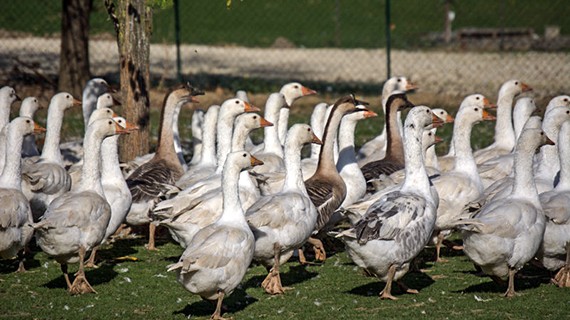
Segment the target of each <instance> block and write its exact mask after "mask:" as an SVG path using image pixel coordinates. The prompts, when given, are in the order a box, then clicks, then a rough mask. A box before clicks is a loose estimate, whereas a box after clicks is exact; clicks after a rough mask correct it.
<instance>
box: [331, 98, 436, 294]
mask: <svg viewBox="0 0 570 320" xmlns="http://www.w3.org/2000/svg"><path fill="white" fill-rule="evenodd" d="M433 122H435V123H441V120H439V118H437V117H436V116H435V115H434V114H433V113H432V111H431V109H430V108H428V107H426V106H416V107H414V108H412V109H411V110H410V111H409V112H408V115H407V117H406V121H405V125H404V138H405V139H406V144H405V151H404V152H405V157H406V166H405V170H406V178H405V180H404V184H403V185H402V187H401V188H400V189H398V190H395V191H393V192H389V193H387V194H385V195H384V196H383V197H381V198H380V199H378V200H377V201H376V202H375V203H374V204H372V205H371V206H370V208H369V209H368V211H367V212H366V215H365V216H364V217H363V218H362V219H361V220H359V221H358V222H357V223H356V224H355V225H354V226H353V227H352V228H350V229H348V230H345V231H343V232H341V233H339V234H338V235H337V237H338V238H340V239H341V240H342V241H343V242H344V243H345V246H346V250H347V253H348V255H349V257H350V258H351V259H352V261H354V263H356V265H358V266H359V267H361V268H364V269H365V270H367V271H368V272H369V273H370V274H373V275H375V276H376V277H378V278H381V279H383V280H384V281H386V286H385V288H384V289H383V290H382V292H381V293H380V298H381V299H392V300H395V299H396V297H394V296H393V295H392V293H391V289H392V282H393V281H396V282H397V283H398V284H400V285H401V286H402V287H405V285H403V283H402V282H401V281H400V279H401V278H402V277H403V276H404V275H405V274H406V273H407V272H408V270H409V267H410V262H411V261H412V259H414V258H415V257H416V256H417V255H418V254H419V253H420V251H421V250H423V248H424V246H425V245H426V244H427V242H428V240H429V239H430V236H431V233H432V231H433V228H434V225H435V219H436V211H437V206H438V203H437V199H434V198H433V196H432V192H431V191H430V182H429V179H428V176H427V174H426V171H425V167H424V164H423V159H422V145H421V139H422V134H423V131H424V128H425V127H426V126H429V125H431V124H432V123H433ZM406 291H407V292H409V293H417V290H412V289H407V290H406Z"/></svg>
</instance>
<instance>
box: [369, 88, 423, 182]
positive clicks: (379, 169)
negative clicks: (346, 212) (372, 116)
mask: <svg viewBox="0 0 570 320" xmlns="http://www.w3.org/2000/svg"><path fill="white" fill-rule="evenodd" d="M413 106H414V105H413V104H412V103H411V102H410V101H408V97H407V96H406V94H405V93H402V92H396V93H393V94H392V95H390V97H389V98H388V101H387V102H386V114H385V122H386V132H387V137H388V146H387V149H386V156H385V157H384V159H382V160H377V161H372V162H369V163H367V164H365V165H364V166H362V168H361V169H362V174H363V175H364V179H365V180H366V191H367V192H369V193H370V192H375V191H377V190H376V188H375V187H374V185H373V183H372V181H373V180H375V179H378V177H379V176H380V175H382V174H384V175H390V174H392V173H394V172H396V171H398V170H401V169H404V146H403V144H402V135H401V134H400V130H399V128H398V116H397V114H398V111H402V110H403V109H405V108H411V107H413Z"/></svg>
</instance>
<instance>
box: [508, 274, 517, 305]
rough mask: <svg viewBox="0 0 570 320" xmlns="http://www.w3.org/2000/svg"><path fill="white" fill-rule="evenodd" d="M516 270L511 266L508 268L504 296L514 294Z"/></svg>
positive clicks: (512, 295) (509, 296)
mask: <svg viewBox="0 0 570 320" xmlns="http://www.w3.org/2000/svg"><path fill="white" fill-rule="evenodd" d="M516 273H517V271H516V270H515V269H513V268H509V287H508V289H507V292H505V297H507V298H512V297H514V296H515V295H516V293H515V274H516Z"/></svg>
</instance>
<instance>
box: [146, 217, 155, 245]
mask: <svg viewBox="0 0 570 320" xmlns="http://www.w3.org/2000/svg"><path fill="white" fill-rule="evenodd" d="M155 233H156V225H155V224H154V223H152V222H151V223H149V224H148V244H147V245H146V249H147V250H150V251H155V250H156V247H155V246H154V234H155Z"/></svg>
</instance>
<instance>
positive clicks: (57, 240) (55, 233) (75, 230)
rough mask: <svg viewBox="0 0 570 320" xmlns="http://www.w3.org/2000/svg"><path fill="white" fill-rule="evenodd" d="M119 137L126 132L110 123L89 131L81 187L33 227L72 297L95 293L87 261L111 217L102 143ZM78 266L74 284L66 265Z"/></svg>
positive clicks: (94, 125)
mask: <svg viewBox="0 0 570 320" xmlns="http://www.w3.org/2000/svg"><path fill="white" fill-rule="evenodd" d="M118 133H126V131H123V129H122V128H121V127H119V126H118V125H117V124H116V123H115V122H114V121H113V120H110V119H109V120H105V119H103V120H98V121H96V122H94V123H92V124H91V125H89V127H87V132H86V133H85V138H84V140H83V141H84V146H85V153H84V164H83V168H82V177H81V184H80V185H79V186H78V188H77V189H76V190H74V191H72V192H68V193H65V194H63V195H61V196H60V197H58V198H56V199H55V200H53V201H52V202H51V203H50V205H49V207H48V209H47V210H46V212H45V214H44V215H43V217H42V219H41V220H40V221H39V222H38V223H36V224H34V229H35V230H36V240H37V243H38V245H39V246H40V247H41V248H42V250H43V251H44V252H45V253H46V254H47V255H49V256H51V257H53V258H54V259H55V260H56V261H57V262H58V263H59V264H60V265H61V270H62V272H63V275H64V277H65V281H66V283H67V288H68V291H69V293H71V294H83V293H90V292H95V290H94V289H93V287H91V285H90V284H89V282H88V281H87V279H86V278H85V271H84V259H85V255H86V253H87V252H88V251H89V250H91V249H93V247H95V246H97V245H99V244H100V243H101V241H103V237H104V236H105V230H106V228H107V225H108V224H109V219H110V217H111V207H110V206H109V203H107V200H105V195H104V193H103V187H102V185H101V143H102V142H103V139H104V138H105V137H107V136H110V135H114V134H118ZM77 262H79V271H78V272H77V275H76V277H75V280H74V281H73V283H71V282H70V281H69V275H68V274H67V265H68V264H69V263H77Z"/></svg>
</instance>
